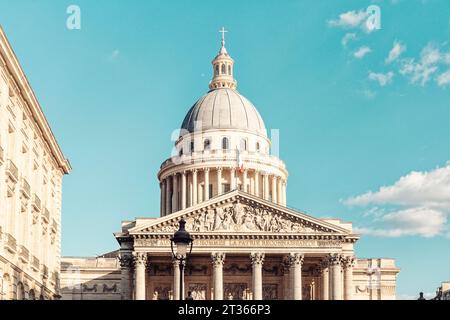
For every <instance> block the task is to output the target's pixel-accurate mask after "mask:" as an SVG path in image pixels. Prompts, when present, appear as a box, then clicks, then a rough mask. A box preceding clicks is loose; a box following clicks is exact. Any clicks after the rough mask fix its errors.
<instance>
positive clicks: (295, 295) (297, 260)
mask: <svg viewBox="0 0 450 320" xmlns="http://www.w3.org/2000/svg"><path fill="white" fill-rule="evenodd" d="M304 258H305V256H304V255H303V254H300V253H290V254H289V263H290V272H291V274H292V283H291V286H292V289H293V290H292V299H294V300H302V297H303V293H302V266H303V260H304Z"/></svg>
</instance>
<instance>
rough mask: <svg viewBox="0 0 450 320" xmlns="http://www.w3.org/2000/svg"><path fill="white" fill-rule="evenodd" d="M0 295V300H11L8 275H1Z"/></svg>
mask: <svg viewBox="0 0 450 320" xmlns="http://www.w3.org/2000/svg"><path fill="white" fill-rule="evenodd" d="M0 285H1V287H0V294H1V299H3V300H10V299H11V286H10V279H9V275H7V274H5V275H3V279H0Z"/></svg>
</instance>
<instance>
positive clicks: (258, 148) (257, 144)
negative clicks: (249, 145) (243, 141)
mask: <svg viewBox="0 0 450 320" xmlns="http://www.w3.org/2000/svg"><path fill="white" fill-rule="evenodd" d="M260 149H261V148H260V146H259V142H257V143H256V152H259V151H260Z"/></svg>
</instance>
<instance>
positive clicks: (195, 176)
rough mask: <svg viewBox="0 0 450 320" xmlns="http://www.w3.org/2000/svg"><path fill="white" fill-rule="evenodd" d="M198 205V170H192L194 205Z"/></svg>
mask: <svg viewBox="0 0 450 320" xmlns="http://www.w3.org/2000/svg"><path fill="white" fill-rule="evenodd" d="M197 203H198V183H197V169H194V170H192V205H193V206H195V205H196V204H197Z"/></svg>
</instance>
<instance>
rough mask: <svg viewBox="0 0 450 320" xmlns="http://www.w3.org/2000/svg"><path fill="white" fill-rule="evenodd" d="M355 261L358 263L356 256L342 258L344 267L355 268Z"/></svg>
mask: <svg viewBox="0 0 450 320" xmlns="http://www.w3.org/2000/svg"><path fill="white" fill-rule="evenodd" d="M355 263H356V259H355V257H354V256H345V257H344V258H343V259H342V266H343V267H344V269H350V268H353V267H354V266H355Z"/></svg>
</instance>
